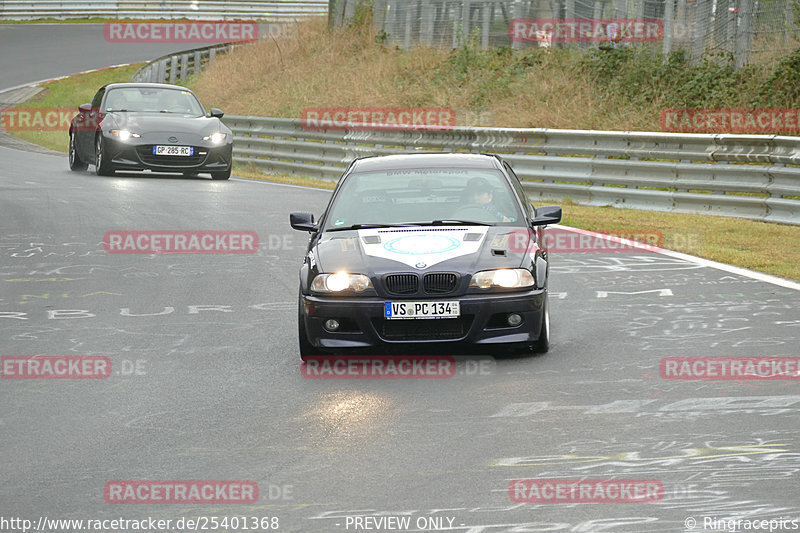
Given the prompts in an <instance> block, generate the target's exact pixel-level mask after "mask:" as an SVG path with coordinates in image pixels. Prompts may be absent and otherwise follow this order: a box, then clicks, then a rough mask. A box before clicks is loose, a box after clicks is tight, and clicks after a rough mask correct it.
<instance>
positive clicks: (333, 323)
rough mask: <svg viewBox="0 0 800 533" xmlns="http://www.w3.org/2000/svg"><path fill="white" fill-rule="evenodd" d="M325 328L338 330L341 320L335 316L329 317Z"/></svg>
mask: <svg viewBox="0 0 800 533" xmlns="http://www.w3.org/2000/svg"><path fill="white" fill-rule="evenodd" d="M325 329H327V330H328V331H336V330H337V329H339V321H338V320H336V319H335V318H329V319H328V320H326V321H325Z"/></svg>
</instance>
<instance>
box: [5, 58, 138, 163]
mask: <svg viewBox="0 0 800 533" xmlns="http://www.w3.org/2000/svg"><path fill="white" fill-rule="evenodd" d="M140 66H141V64H137V65H128V66H125V67H119V68H113V69H104V70H98V71H96V72H89V73H87V74H80V75H77V76H72V77H69V78H64V79H62V80H57V81H54V82H51V83H48V84H45V85H44V90H43V91H42V92H40V93H39V94H37V95H36V96H34V97H33V98H31V99H30V100H28V101H26V102H25V103H23V104H20V105H18V106H17V107H20V108H26V109H31V111H33V109H32V108H35V109H42V110H43V111H45V110H55V111H57V112H59V113H60V114H61V116H64V117H68V119H67V120H66V123H64V122H60V123H59V124H58V126H57V129H55V130H49V129H48V130H37V131H24V130H16V131H15V130H11V131H9V132H8V133H10V134H12V135H15V136H17V137H19V138H20V139H24V140H26V141H28V142H32V143H35V144H38V145H40V146H44V147H45V148H49V149H51V150H56V151H57V152H64V153H67V149H68V148H69V135H68V132H69V120H71V119H72V117H73V116H75V115H76V114H78V106H79V105H81V104H85V103H87V102H90V101H91V100H92V97H93V96H94V94H95V93H96V92H97V89H99V88H100V87H101V86H103V85H105V84H106V83H114V82H127V81H130V79H131V76H133V74H134V72H136V71H137V70H138V69H139V67H140ZM70 109H72V110H74V113H73V112H72V111H70Z"/></svg>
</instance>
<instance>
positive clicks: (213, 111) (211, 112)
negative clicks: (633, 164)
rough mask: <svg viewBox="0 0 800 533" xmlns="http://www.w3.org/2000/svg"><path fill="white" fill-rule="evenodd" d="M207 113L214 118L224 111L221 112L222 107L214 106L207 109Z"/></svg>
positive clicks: (220, 115)
mask: <svg viewBox="0 0 800 533" xmlns="http://www.w3.org/2000/svg"><path fill="white" fill-rule="evenodd" d="M208 114H209V116H211V117H214V118H222V116H223V115H224V114H225V113H223V112H222V109H217V108H216V107H212V108H211V109H210V110H209V112H208Z"/></svg>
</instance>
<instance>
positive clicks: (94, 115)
mask: <svg viewBox="0 0 800 533" xmlns="http://www.w3.org/2000/svg"><path fill="white" fill-rule="evenodd" d="M105 92H106V88H105V87H100V89H99V90H98V91H97V92H96V93H95V95H94V98H92V110H91V111H90V112H88V113H79V114H78V117H79V118H78V128H77V131H76V134H75V145H76V147H77V149H78V152H79V153H80V154H81V158H82V159H84V161H87V162H89V163H94V156H95V154H94V134H95V132H96V131H97V129H98V128H99V126H100V117H101V116H102V115H101V113H100V104H101V103H102V102H103V95H105Z"/></svg>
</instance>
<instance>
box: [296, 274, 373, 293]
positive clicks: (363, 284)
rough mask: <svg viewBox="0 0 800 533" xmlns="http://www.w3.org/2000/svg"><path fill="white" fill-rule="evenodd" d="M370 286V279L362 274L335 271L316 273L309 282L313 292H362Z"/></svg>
mask: <svg viewBox="0 0 800 533" xmlns="http://www.w3.org/2000/svg"><path fill="white" fill-rule="evenodd" d="M371 288H372V281H370V279H369V277H367V276H365V275H364V274H350V273H347V272H336V273H334V274H318V275H317V276H316V277H315V278H314V281H312V282H311V290H312V291H314V292H342V291H346V290H350V291H353V292H364V291H365V290H367V289H371Z"/></svg>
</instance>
